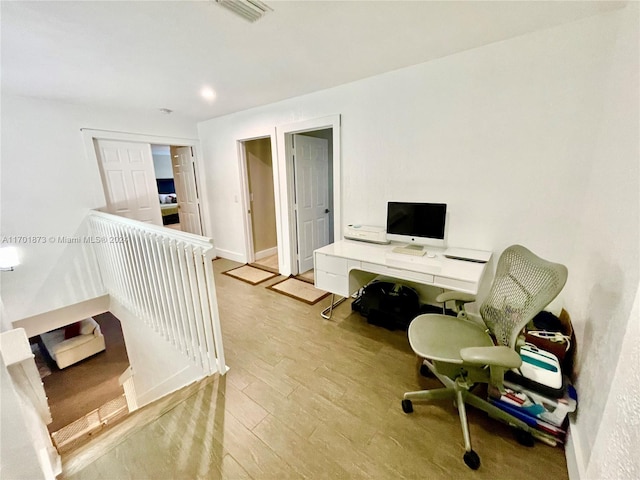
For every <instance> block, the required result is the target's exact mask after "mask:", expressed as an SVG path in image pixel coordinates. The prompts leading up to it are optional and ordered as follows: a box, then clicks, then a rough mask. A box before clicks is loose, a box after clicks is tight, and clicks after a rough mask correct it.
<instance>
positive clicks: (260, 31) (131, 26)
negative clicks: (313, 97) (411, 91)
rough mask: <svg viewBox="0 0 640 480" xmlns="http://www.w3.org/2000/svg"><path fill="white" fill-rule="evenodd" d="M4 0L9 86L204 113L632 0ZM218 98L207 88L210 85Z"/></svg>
mask: <svg viewBox="0 0 640 480" xmlns="http://www.w3.org/2000/svg"><path fill="white" fill-rule="evenodd" d="M267 3H268V4H269V5H270V6H271V7H272V8H273V9H274V11H273V12H271V13H269V14H268V15H267V16H266V17H264V18H263V19H261V20H259V21H257V22H256V23H249V22H247V21H246V20H243V19H241V18H239V17H236V16H235V15H234V14H233V13H231V12H230V11H228V10H226V9H224V8H221V7H220V6H219V5H216V4H215V3H214V2H213V1H193V2H192V1H175V2H169V1H125V2H117V1H103V2H98V1H66V2H58V1H54V2H24V1H20V2H13V1H6V0H3V1H2V2H1V7H0V8H1V17H0V19H1V27H2V33H1V35H2V36H1V40H2V57H1V60H2V64H1V66H2V89H3V92H4V93H10V94H17V95H24V96H33V97H39V98H47V99H57V100H62V101H68V102H74V103H81V104H86V105H95V106H103V107H116V108H125V109H138V110H146V111H148V112H152V113H153V114H158V115H160V113H159V109H160V108H169V109H171V110H174V111H175V112H176V114H179V115H181V116H186V117H189V118H192V119H193V120H197V121H200V120H205V119H209V118H213V117H216V116H220V115H224V114H228V113H231V112H236V111H240V110H245V109H247V108H251V107H254V106H258V105H264V104H268V103H272V102H275V101H278V100H282V99H285V98H290V97H295V96H298V95H302V94H305V93H310V92H314V91H317V90H322V89H326V88H330V87H333V86H337V85H341V84H344V83H348V82H351V81H354V80H358V79H362V78H365V77H369V76H372V75H376V74H380V73H383V72H387V71H391V70H395V69H398V68H402V67H406V66H409V65H414V64H417V63H422V62H425V61H428V60H432V59H435V58H438V57H442V56H445V55H449V54H452V53H455V52H459V51H462V50H467V49H470V48H475V47H478V46H481V45H485V44H488V43H491V42H496V41H500V40H503V39H507V38H510V37H514V36H517V35H521V34H523V33H527V32H531V31H534V30H539V29H543V28H549V27H551V26H554V25H558V24H561V23H565V22H571V21H574V20H577V19H580V18H584V17H586V16H590V15H594V14H597V13H600V12H604V11H607V10H612V9H615V8H620V7H621V6H623V5H624V2H606V1H605V2H586V1H580V2H574V1H570V2H537V1H534V2H516V1H514V2H487V1H475V2H451V1H445V2H429V1H338V2H328V1H302V0H301V1H294V2H288V1H287V2H285V1H273V0H270V1H267ZM207 85H208V86H210V87H212V88H213V89H214V90H215V91H216V93H217V98H216V99H215V101H213V102H207V101H205V100H204V99H203V98H202V97H200V94H199V92H200V90H201V89H202V87H203V86H207Z"/></svg>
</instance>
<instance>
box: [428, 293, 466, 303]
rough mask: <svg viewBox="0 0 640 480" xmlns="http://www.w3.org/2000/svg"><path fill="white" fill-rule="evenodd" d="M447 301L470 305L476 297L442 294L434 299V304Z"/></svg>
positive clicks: (461, 294) (464, 294)
mask: <svg viewBox="0 0 640 480" xmlns="http://www.w3.org/2000/svg"><path fill="white" fill-rule="evenodd" d="M449 300H455V301H456V302H460V303H470V302H475V301H476V296H475V295H471V294H470V293H462V292H444V293H441V294H440V295H438V296H437V297H436V302H439V303H444V302H448V301H449Z"/></svg>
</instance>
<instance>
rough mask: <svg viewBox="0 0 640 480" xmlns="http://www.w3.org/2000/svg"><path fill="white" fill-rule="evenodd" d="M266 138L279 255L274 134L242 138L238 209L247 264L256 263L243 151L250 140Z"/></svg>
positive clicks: (246, 171)
mask: <svg viewBox="0 0 640 480" xmlns="http://www.w3.org/2000/svg"><path fill="white" fill-rule="evenodd" d="M265 138H268V139H269V142H270V144H271V169H272V171H273V193H274V196H273V201H274V203H275V208H276V242H277V243H278V247H277V248H278V254H279V255H280V247H279V245H280V233H279V228H278V217H279V212H278V189H277V182H276V178H277V168H276V159H277V156H276V142H275V133H272V134H266V135H259V136H257V137H251V138H243V139H242V140H237V148H238V168H239V170H240V208H242V215H243V218H244V221H243V229H244V240H245V241H244V243H245V245H244V247H245V248H244V251H245V255H246V259H247V263H253V262H255V261H256V252H255V246H254V244H253V222H252V220H251V214H250V213H249V207H250V205H251V200H250V198H249V196H250V193H249V168H248V166H247V152H246V149H245V143H246V142H250V141H252V140H262V139H265Z"/></svg>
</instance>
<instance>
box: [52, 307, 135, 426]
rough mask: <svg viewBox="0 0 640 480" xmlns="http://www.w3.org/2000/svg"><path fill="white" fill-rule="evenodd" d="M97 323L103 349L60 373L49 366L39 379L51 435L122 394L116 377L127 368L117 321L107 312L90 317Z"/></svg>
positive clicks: (127, 363) (53, 366) (127, 359)
mask: <svg viewBox="0 0 640 480" xmlns="http://www.w3.org/2000/svg"><path fill="white" fill-rule="evenodd" d="M93 318H94V319H95V321H96V322H98V323H99V324H100V329H101V330H102V334H103V335H104V340H105V344H106V350H105V351H104V352H100V353H98V354H96V355H93V356H92V357H89V358H86V359H84V360H82V361H81V362H78V363H76V364H73V365H71V366H69V367H67V368H65V369H63V370H60V369H59V368H58V367H57V366H56V364H55V363H49V367H50V368H51V375H49V376H47V377H45V378H44V379H43V383H44V389H45V392H46V394H47V397H48V398H49V408H50V409H51V416H52V417H53V422H52V423H51V424H50V425H49V426H48V428H49V431H50V432H55V431H56V430H59V429H60V428H62V427H64V426H65V425H68V424H70V423H71V422H73V421H74V420H77V419H78V418H80V417H82V416H83V415H85V414H87V413H89V412H90V411H92V410H95V409H96V408H99V407H100V406H102V405H104V404H105V403H107V402H108V401H109V400H112V399H113V398H115V397H117V396H118V395H122V394H123V393H124V391H123V389H122V387H121V386H120V384H119V382H118V378H119V377H120V375H122V373H123V372H124V371H125V370H126V369H127V367H128V366H129V358H128V357H127V350H126V348H125V345H124V338H123V336H122V329H121V327H120V322H119V320H118V319H117V318H116V317H114V316H113V315H112V314H111V313H103V314H101V315H97V316H95V317H93Z"/></svg>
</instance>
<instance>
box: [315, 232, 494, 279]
mask: <svg viewBox="0 0 640 480" xmlns="http://www.w3.org/2000/svg"><path fill="white" fill-rule="evenodd" d="M398 245H402V244H397V243H396V244H394V243H392V244H389V245H379V244H375V243H366V242H360V241H357V240H340V241H338V242H335V243H331V244H329V245H326V246H324V247H322V248H319V249H318V250H316V252H318V253H322V254H325V255H333V256H336V257H342V258H347V259H351V260H358V261H361V262H370V263H375V264H378V265H383V266H385V267H388V268H391V269H402V270H409V271H414V272H420V273H428V274H432V275H439V276H442V277H448V278H454V279H459V280H465V281H470V282H478V281H479V280H480V278H481V277H482V274H483V273H484V270H485V268H486V265H487V264H486V263H478V262H470V261H466V260H456V259H452V258H447V257H445V256H444V252H445V250H446V248H440V247H425V249H426V250H427V251H428V252H429V254H435V257H433V258H430V257H428V256H427V255H424V256H414V255H406V254H403V253H394V252H393V248H394V247H397V246H398ZM486 253H487V254H488V255H489V257H490V255H491V253H490V252H486Z"/></svg>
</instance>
